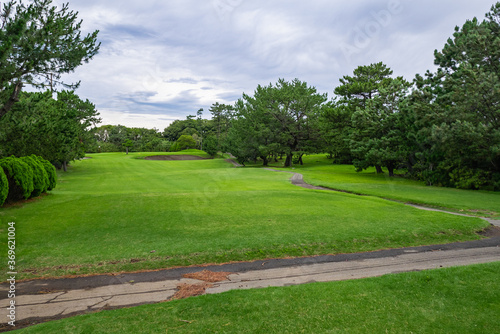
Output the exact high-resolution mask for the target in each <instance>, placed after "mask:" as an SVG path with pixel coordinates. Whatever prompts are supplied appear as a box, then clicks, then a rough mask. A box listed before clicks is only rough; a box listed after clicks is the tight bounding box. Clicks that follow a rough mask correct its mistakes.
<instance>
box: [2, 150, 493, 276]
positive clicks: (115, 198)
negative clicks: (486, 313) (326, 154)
mask: <svg viewBox="0 0 500 334" xmlns="http://www.w3.org/2000/svg"><path fill="white" fill-rule="evenodd" d="M191 153H192V152H191ZM194 153H196V152H194ZM176 154H178V153H176ZM149 155H155V154H149ZM143 156H144V154H139V153H136V154H129V155H125V154H122V153H118V154H94V155H91V157H92V158H91V159H88V160H83V161H79V162H75V163H74V164H73V166H72V167H71V168H70V170H69V172H67V173H60V174H59V183H58V186H57V188H56V189H55V190H54V191H52V193H51V195H49V196H46V197H44V198H42V199H40V200H37V201H34V202H32V203H28V204H25V205H24V206H22V207H10V208H4V209H0V220H1V229H2V230H1V231H0V234H1V236H2V237H1V239H0V241H1V243H2V244H1V245H0V246H1V247H3V249H7V246H6V245H5V243H6V230H7V222H9V221H14V222H15V223H16V245H17V247H16V255H17V256H16V265H17V266H16V267H17V270H18V272H19V275H18V279H28V278H37V277H55V276H63V275H84V274H96V273H108V272H117V271H134V270H145V269H159V268H166V267H172V266H186V265H193V264H203V263H223V262H229V261H243V260H253V259H264V258H277V257H286V256H305V255H316V254H335V253H346V252H360V251H371V250H377V249H385V248H397V247H404V246H415V245H426V244H437V243H447V242H454V241H463V240H472V239H478V238H479V237H478V236H477V235H476V234H475V233H476V232H477V231H479V230H481V229H483V228H485V227H486V226H487V225H488V224H487V223H486V222H484V221H482V220H480V219H478V218H467V217H456V216H451V215H448V214H443V213H435V212H425V211H421V210H417V209H414V208H411V207H408V206H405V205H402V204H399V203H395V202H390V201H385V200H382V199H379V198H374V197H359V196H355V195H350V194H343V193H335V192H331V191H315V190H307V189H303V188H299V187H296V186H293V185H291V184H290V183H289V182H288V179H289V177H290V175H289V174H286V173H275V172H270V171H267V170H262V169H242V168H232V165H231V164H229V163H227V162H225V161H224V160H222V159H214V160H202V161H149V160H144V159H137V158H140V157H143ZM1 256H2V257H1V258H0V261H1V263H2V266H1V267H0V268H4V269H5V270H4V272H7V270H6V268H5V267H4V266H5V265H6V264H7V261H6V258H5V256H6V252H2V254H1ZM2 270H3V269H2Z"/></svg>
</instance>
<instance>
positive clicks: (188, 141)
mask: <svg viewBox="0 0 500 334" xmlns="http://www.w3.org/2000/svg"><path fill="white" fill-rule="evenodd" d="M175 143H176V144H177V150H178V151H182V150H187V149H190V148H196V140H194V138H193V137H192V136H188V135H182V136H180V137H179V139H177V141H176V142H175Z"/></svg>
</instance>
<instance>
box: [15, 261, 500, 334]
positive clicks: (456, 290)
mask: <svg viewBox="0 0 500 334" xmlns="http://www.w3.org/2000/svg"><path fill="white" fill-rule="evenodd" d="M499 274H500V262H497V263H490V264H482V265H474V266H468V267H457V268H447V269H438V270H430V271H422V272H411V273H403V274H397V275H386V276H383V277H377V278H369V279H362V280H354V281H343V282H331V283H313V284H306V285H298V286H291V287H285V288H267V289H258V290H238V291H230V292H226V293H223V294H220V295H205V296H200V297H194V298H189V299H184V300H177V301H171V302H167V303H161V304H156V305H143V306H139V307H134V308H128V309H121V310H114V311H103V312H99V313H96V314H89V315H82V316H77V317H73V318H70V319H64V320H60V321H53V322H49V323H45V324H41V325H36V326H33V327H29V328H26V329H23V330H20V331H19V333H68V334H73V333H74V334H76V333H464V334H473V333H477V334H483V333H499V332H500V322H499V321H498V314H500V283H499V280H498V275H499Z"/></svg>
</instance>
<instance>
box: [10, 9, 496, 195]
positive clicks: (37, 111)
mask: <svg viewBox="0 0 500 334" xmlns="http://www.w3.org/2000/svg"><path fill="white" fill-rule="evenodd" d="M0 23H1V29H0V66H1V68H2V69H3V70H2V72H1V73H0V158H1V157H8V156H11V155H14V156H16V157H20V156H28V155H31V154H37V155H40V156H42V157H43V158H44V159H46V160H49V161H50V162H51V163H53V164H54V165H56V166H58V167H61V168H64V169H65V168H66V166H67V164H68V162H70V161H72V160H74V159H78V158H81V157H83V156H84V154H85V152H111V151H126V152H127V153H128V152H129V150H131V151H178V150H182V149H186V148H198V149H202V150H204V151H206V152H208V153H209V154H211V155H215V154H216V153H217V152H229V153H231V154H233V155H234V156H235V157H236V158H237V159H238V161H239V162H241V163H243V164H244V163H245V162H248V161H257V160H261V161H262V163H263V164H264V165H266V164H268V163H269V161H278V160H280V159H282V160H283V165H284V166H291V165H292V164H301V163H303V162H302V156H303V155H304V154H312V153H327V154H328V155H329V157H330V158H332V161H333V162H334V163H349V164H353V165H354V166H355V168H356V169H357V170H358V171H361V170H364V169H366V168H369V167H375V168H376V170H377V172H383V170H384V168H385V169H386V170H387V172H388V174H389V175H390V176H394V175H395V174H396V171H398V174H401V173H404V175H406V176H408V177H412V178H415V179H419V180H423V181H425V182H426V183H427V184H430V185H443V186H453V187H459V188H468V189H490V190H499V189H500V128H499V123H500V111H499V102H500V78H499V68H498V66H499V65H500V3H496V4H495V5H494V6H493V7H492V8H491V11H490V12H489V13H487V14H486V19H485V20H483V21H479V20H477V19H473V20H469V21H467V22H466V23H465V24H464V25H463V26H462V27H457V28H456V29H455V33H454V34H453V37H452V38H450V39H449V40H448V41H447V43H446V44H445V45H444V47H443V49H442V50H441V51H437V50H436V51H435V54H434V55H435V65H437V70H435V71H432V72H431V71H427V73H426V74H425V75H423V76H421V75H416V77H415V78H414V79H413V81H412V82H409V81H407V80H406V79H404V78H403V77H396V76H394V75H393V71H392V70H391V69H390V68H389V67H388V66H387V65H386V64H384V63H383V62H379V63H374V64H370V65H364V66H359V67H357V68H356V69H354V71H353V73H352V74H350V75H345V76H343V77H342V78H341V79H340V82H339V85H338V86H337V87H336V88H335V89H334V97H333V98H332V99H330V100H329V99H328V96H327V94H321V93H318V92H317V90H316V88H315V87H313V86H309V85H308V84H307V83H306V82H302V81H300V80H299V79H295V80H292V81H286V80H284V79H279V80H278V81H277V82H276V83H274V84H269V85H267V86H261V85H259V86H258V87H257V88H256V89H255V91H254V93H253V95H249V94H243V96H242V97H241V98H240V99H239V100H238V101H237V102H236V103H235V104H234V105H225V104H219V103H214V104H213V105H212V106H211V108H210V110H209V112H210V114H211V119H210V120H208V119H204V118H203V109H199V110H198V111H197V112H196V115H189V116H187V118H186V119H185V120H176V121H174V122H173V123H172V124H171V125H170V126H169V127H167V128H166V129H164V131H163V132H160V131H159V130H156V129H152V130H151V129H144V128H128V127H125V126H121V125H117V126H114V125H104V126H100V127H97V125H98V123H99V122H100V118H99V117H98V116H99V113H98V112H97V111H96V109H95V106H94V105H93V104H92V103H91V102H90V101H88V100H85V101H84V100H82V99H80V98H79V97H78V96H77V95H76V94H75V93H74V91H73V88H75V87H76V86H77V85H78V84H68V83H63V82H61V81H60V78H61V75H62V74H64V73H68V72H71V71H73V70H74V69H75V68H76V67H77V66H79V65H81V64H82V63H84V62H87V61H89V60H90V59H92V57H93V56H95V54H96V53H97V52H98V49H99V44H98V43H97V42H96V38H97V33H98V32H97V31H96V32H94V33H91V34H88V35H87V36H84V37H82V36H81V34H80V31H79V30H80V26H81V21H80V22H78V21H77V13H74V12H72V11H70V10H69V8H68V6H67V5H63V7H62V8H61V9H58V8H57V7H54V6H52V5H51V0H40V1H34V2H32V3H31V4H30V5H23V4H22V3H21V2H20V1H10V2H8V3H6V4H5V5H4V7H3V10H2V12H1V15H0ZM47 50H53V52H47ZM25 85H32V86H34V87H38V88H42V89H46V91H45V92H38V93H28V92H24V91H23V87H24V86H25ZM57 86H63V87H65V88H66V89H67V90H62V91H59V92H57V93H56V92H55V87H57Z"/></svg>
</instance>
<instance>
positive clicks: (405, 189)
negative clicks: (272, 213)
mask: <svg viewBox="0 0 500 334" xmlns="http://www.w3.org/2000/svg"><path fill="white" fill-rule="evenodd" d="M281 165H282V162H278V163H273V164H271V166H273V167H281ZM250 166H254V167H255V166H259V167H260V166H261V164H254V165H250ZM285 170H290V171H294V172H298V173H301V174H303V175H304V180H305V181H306V182H307V183H309V184H313V185H316V186H323V187H328V188H331V189H337V190H343V191H348V192H352V193H355V194H363V195H371V196H377V197H381V198H387V199H393V200H397V201H401V202H410V203H414V204H421V205H425V206H429V207H437V208H444V209H447V210H450V211H455V212H462V213H466V214H472V215H479V216H485V217H500V192H492V191H470V190H461V189H453V188H445V187H430V186H426V185H425V184H424V182H422V181H415V180H409V179H406V178H403V177H389V176H388V174H387V172H386V173H385V174H382V175H377V174H376V172H375V168H370V169H368V170H366V171H363V172H360V173H357V172H356V171H355V168H354V167H353V166H352V165H332V161H331V160H330V159H327V158H326V155H325V154H318V155H307V156H304V165H303V166H300V165H294V166H293V169H285Z"/></svg>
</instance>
